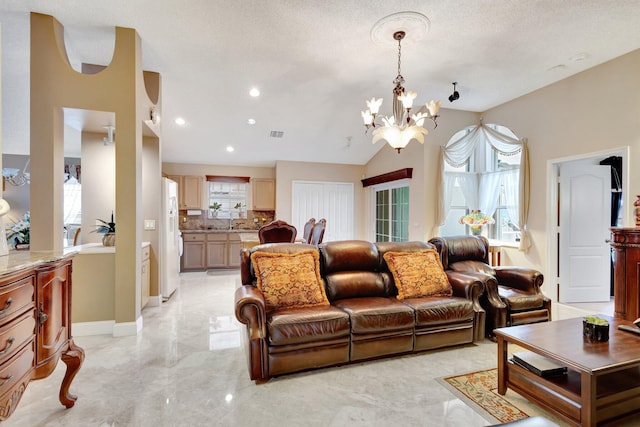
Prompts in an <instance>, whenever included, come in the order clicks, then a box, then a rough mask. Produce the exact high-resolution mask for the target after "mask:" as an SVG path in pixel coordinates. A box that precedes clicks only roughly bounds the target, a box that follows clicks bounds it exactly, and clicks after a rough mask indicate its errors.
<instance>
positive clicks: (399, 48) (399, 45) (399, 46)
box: [398, 38, 402, 75]
mask: <svg viewBox="0 0 640 427" xmlns="http://www.w3.org/2000/svg"><path fill="white" fill-rule="evenodd" d="M401 42H402V39H400V38H399V39H398V75H401V74H402V73H400V57H401V56H402V45H401Z"/></svg>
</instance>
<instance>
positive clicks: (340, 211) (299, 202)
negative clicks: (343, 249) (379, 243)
mask: <svg viewBox="0 0 640 427" xmlns="http://www.w3.org/2000/svg"><path fill="white" fill-rule="evenodd" d="M291 209H292V212H291V221H292V223H293V225H294V226H295V227H296V228H297V229H298V234H299V237H301V236H302V230H304V224H305V222H307V220H308V219H309V218H315V219H316V220H319V219H321V218H325V219H326V220H327V228H326V229H325V232H324V238H323V242H329V241H334V240H349V239H353V184H352V183H350V182H346V183H342V182H306V181H294V182H293V189H292V193H291Z"/></svg>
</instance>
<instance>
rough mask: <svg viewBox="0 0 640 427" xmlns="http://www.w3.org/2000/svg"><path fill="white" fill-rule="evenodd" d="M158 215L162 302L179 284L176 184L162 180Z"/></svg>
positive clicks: (168, 180) (165, 179) (178, 231)
mask: <svg viewBox="0 0 640 427" xmlns="http://www.w3.org/2000/svg"><path fill="white" fill-rule="evenodd" d="M161 204H162V206H161V210H162V212H161V215H160V260H159V261H160V284H161V286H160V288H161V295H162V299H163V301H166V300H168V299H169V297H170V296H171V295H172V294H173V293H174V292H175V290H176V289H177V288H178V284H179V283H180V278H179V276H178V274H179V272H180V230H179V229H178V184H176V183H175V182H174V181H171V180H170V179H167V178H162V202H161Z"/></svg>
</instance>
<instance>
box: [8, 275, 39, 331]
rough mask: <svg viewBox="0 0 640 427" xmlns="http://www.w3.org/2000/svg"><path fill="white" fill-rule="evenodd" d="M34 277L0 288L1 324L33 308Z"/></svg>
mask: <svg viewBox="0 0 640 427" xmlns="http://www.w3.org/2000/svg"><path fill="white" fill-rule="evenodd" d="M34 289H35V286H34V276H32V275H31V276H27V277H25V278H23V279H20V280H18V281H16V282H13V283H11V284H8V285H6V286H3V287H2V288H0V324H2V323H4V322H5V321H7V320H11V316H12V315H14V314H15V313H17V312H18V311H20V310H22V309H24V308H25V307H29V306H33V304H34V303H33V301H34V298H35V294H34Z"/></svg>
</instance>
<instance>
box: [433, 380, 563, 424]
mask: <svg viewBox="0 0 640 427" xmlns="http://www.w3.org/2000/svg"><path fill="white" fill-rule="evenodd" d="M440 383H441V384H442V385H444V386H445V387H446V388H447V389H449V390H450V391H452V392H453V394H454V395H456V397H458V398H460V400H462V401H463V402H464V403H465V404H466V405H468V406H470V407H472V408H473V409H474V410H475V411H476V412H478V413H479V414H481V415H482V416H483V417H485V418H486V419H487V420H488V421H491V422H501V423H506V422H509V421H515V420H520V419H522V418H527V417H532V416H535V415H541V416H543V417H545V418H547V419H549V420H551V421H553V422H555V423H556V424H558V425H559V426H568V424H566V423H564V422H562V421H560V420H558V419H557V418H556V417H554V416H552V415H550V414H549V413H547V412H545V411H544V410H543V409H541V408H539V407H538V406H536V405H535V404H533V403H531V402H529V401H528V400H526V399H525V398H523V397H522V396H520V395H519V394H518V393H516V392H514V391H513V390H507V393H506V394H505V395H504V396H501V395H500V394H498V370H497V369H495V368H494V369H487V370H483V371H476V372H471V373H468V374H462V375H455V376H452V377H446V378H442V380H441V381H440Z"/></svg>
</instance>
